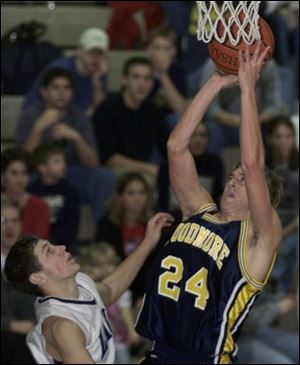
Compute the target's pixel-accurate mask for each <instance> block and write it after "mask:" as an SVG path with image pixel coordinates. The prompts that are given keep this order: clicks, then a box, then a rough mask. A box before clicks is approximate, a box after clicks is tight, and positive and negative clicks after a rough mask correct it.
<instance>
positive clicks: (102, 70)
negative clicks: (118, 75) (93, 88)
mask: <svg viewBox="0 0 300 365" xmlns="http://www.w3.org/2000/svg"><path fill="white" fill-rule="evenodd" d="M107 71H108V61H107V57H106V56H105V55H103V56H102V57H101V59H100V61H99V63H98V71H96V72H95V73H94V74H93V80H95V81H97V82H99V79H100V77H102V76H103V75H105V74H106V73H107Z"/></svg>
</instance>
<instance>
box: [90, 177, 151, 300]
mask: <svg viewBox="0 0 300 365" xmlns="http://www.w3.org/2000/svg"><path fill="white" fill-rule="evenodd" d="M152 199H153V196H152V192H151V189H150V187H149V185H148V183H147V181H146V180H145V179H144V178H143V176H142V175H140V174H138V173H135V172H131V173H128V174H125V175H123V176H121V177H120V178H119V180H118V182H117V185H116V188H115V191H114V193H113V194H112V196H111V198H110V200H109V202H108V209H107V214H106V215H105V216H104V217H103V218H102V219H101V220H100V222H99V224H98V226H97V234H96V241H106V242H108V243H109V244H111V245H112V246H113V247H114V249H115V250H116V252H117V254H118V256H120V257H121V259H124V258H125V257H127V256H128V255H129V254H130V253H132V252H133V251H134V250H135V249H136V248H137V247H138V246H139V244H140V243H141V241H142V240H143V238H144V235H145V229H146V223H147V220H148V219H149V217H150V216H151V214H152ZM144 267H146V265H144ZM144 275H145V270H143V269H142V271H141V272H140V274H139V275H138V277H137V279H136V280H135V282H134V284H133V285H132V287H131V288H132V290H133V291H134V294H136V296H140V295H142V294H143V288H144Z"/></svg>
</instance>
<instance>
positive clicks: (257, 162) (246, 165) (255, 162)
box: [241, 159, 265, 175]
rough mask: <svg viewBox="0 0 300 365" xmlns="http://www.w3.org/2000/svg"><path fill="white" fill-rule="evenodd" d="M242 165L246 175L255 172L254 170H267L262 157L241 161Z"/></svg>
mask: <svg viewBox="0 0 300 365" xmlns="http://www.w3.org/2000/svg"><path fill="white" fill-rule="evenodd" d="M241 165H242V169H243V171H244V173H245V174H246V175H247V174H249V173H253V172H254V171H258V170H260V171H264V170H265V163H264V161H263V160H262V159H246V160H245V161H242V162H241Z"/></svg>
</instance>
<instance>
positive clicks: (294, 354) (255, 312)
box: [237, 287, 299, 364]
mask: <svg viewBox="0 0 300 365" xmlns="http://www.w3.org/2000/svg"><path fill="white" fill-rule="evenodd" d="M296 303H297V300H296V295H295V294H289V295H285V296H284V297H282V298H279V297H278V296H276V295H274V294H273V293H272V292H270V287H269V288H268V287H267V288H266V289H265V290H264V291H263V293H262V294H261V296H260V298H258V300H257V302H256V304H255V305H254V307H253V309H251V311H250V314H249V317H248V318H247V319H246V321H245V324H244V325H243V328H242V330H241V332H240V335H239V337H238V340H237V345H238V348H239V353H238V359H237V364H298V363H299V335H298V334H297V333H295V332H292V331H291V330H290V331H287V330H283V329H281V328H278V327H276V326H275V323H276V321H278V320H279V319H280V318H282V317H284V316H285V315H287V314H288V313H291V312H292V311H295V309H296Z"/></svg>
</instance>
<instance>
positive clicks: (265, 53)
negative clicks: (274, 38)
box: [257, 47, 271, 63]
mask: <svg viewBox="0 0 300 365" xmlns="http://www.w3.org/2000/svg"><path fill="white" fill-rule="evenodd" d="M270 49H271V47H266V48H265V49H264V50H263V52H262V54H261V55H260V56H259V58H258V60H257V62H258V63H263V62H264V61H265V59H266V57H267V54H268V53H269V51H270Z"/></svg>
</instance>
